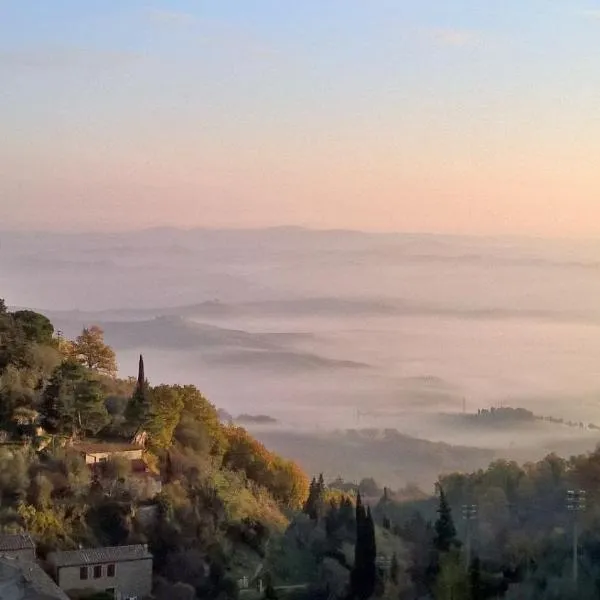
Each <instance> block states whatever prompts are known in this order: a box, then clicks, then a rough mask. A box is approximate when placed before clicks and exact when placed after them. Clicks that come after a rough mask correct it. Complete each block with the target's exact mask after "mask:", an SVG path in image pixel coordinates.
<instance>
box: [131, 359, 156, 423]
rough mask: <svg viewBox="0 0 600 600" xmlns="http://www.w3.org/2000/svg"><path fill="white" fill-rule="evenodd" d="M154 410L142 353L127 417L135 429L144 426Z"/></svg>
mask: <svg viewBox="0 0 600 600" xmlns="http://www.w3.org/2000/svg"><path fill="white" fill-rule="evenodd" d="M151 411H152V404H151V400H150V387H149V385H148V380H147V379H146V374H145V370H144V357H143V356H142V355H141V354H140V360H139V363H138V378H137V384H136V386H135V390H134V392H133V395H132V397H131V399H130V400H129V402H128V403H127V408H126V409H125V419H126V420H127V423H129V425H130V426H131V427H133V428H134V429H138V428H139V427H144V426H145V424H146V423H147V422H148V419H149V417H150V414H151Z"/></svg>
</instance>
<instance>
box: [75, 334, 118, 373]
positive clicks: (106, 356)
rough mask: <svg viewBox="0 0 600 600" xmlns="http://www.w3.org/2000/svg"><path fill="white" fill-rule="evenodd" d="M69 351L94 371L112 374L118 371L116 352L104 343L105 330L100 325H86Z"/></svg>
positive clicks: (78, 360)
mask: <svg viewBox="0 0 600 600" xmlns="http://www.w3.org/2000/svg"><path fill="white" fill-rule="evenodd" d="M69 351H70V353H71V357H72V358H74V359H75V360H77V362H79V363H81V364H82V365H84V366H85V367H87V368H88V369H91V370H92V371H97V372H98V373H102V374H104V375H111V376H112V375H116V373H117V358H116V356H115V352H114V350H113V349H112V348H111V347H110V346H109V345H107V344H105V343H104V331H102V329H101V328H100V327H98V325H92V326H91V327H89V328H88V327H84V329H83V331H82V332H81V335H78V336H77V338H76V339H75V341H74V342H73V344H72V345H71V347H70V348H69Z"/></svg>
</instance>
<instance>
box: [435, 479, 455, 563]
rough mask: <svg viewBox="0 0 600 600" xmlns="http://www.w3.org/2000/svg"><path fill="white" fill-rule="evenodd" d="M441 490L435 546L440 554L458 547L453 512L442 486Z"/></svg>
mask: <svg viewBox="0 0 600 600" xmlns="http://www.w3.org/2000/svg"><path fill="white" fill-rule="evenodd" d="M439 490H440V503H439V507H438V510H437V512H438V518H437V520H436V522H435V539H434V545H435V549H436V550H437V551H438V552H448V551H450V549H451V548H453V547H455V546H457V545H458V539H457V537H456V527H455V526H454V520H453V519H452V510H451V509H450V505H449V504H448V500H447V499H446V494H445V492H444V489H443V488H442V486H439Z"/></svg>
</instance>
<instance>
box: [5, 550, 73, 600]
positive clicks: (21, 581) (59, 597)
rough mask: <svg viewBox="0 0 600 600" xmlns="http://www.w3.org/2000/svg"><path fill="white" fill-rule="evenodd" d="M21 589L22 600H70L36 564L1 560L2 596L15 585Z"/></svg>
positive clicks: (14, 559) (16, 560)
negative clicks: (3, 590)
mask: <svg viewBox="0 0 600 600" xmlns="http://www.w3.org/2000/svg"><path fill="white" fill-rule="evenodd" d="M15 584H16V585H17V586H18V589H21V590H22V592H23V595H22V596H21V598H22V600H69V597H68V596H67V595H66V594H65V593H64V592H63V591H62V590H61V589H60V588H59V587H58V586H57V585H56V584H55V583H54V581H52V579H51V578H50V577H49V576H48V575H47V574H46V573H45V572H44V570H43V569H42V568H41V567H40V566H39V565H37V564H36V563H34V562H29V561H21V560H19V559H16V558H7V557H2V558H0V595H1V593H2V589H3V588H6V589H5V591H10V589H9V588H12V587H13V586H14V585H15Z"/></svg>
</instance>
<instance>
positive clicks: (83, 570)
mask: <svg viewBox="0 0 600 600" xmlns="http://www.w3.org/2000/svg"><path fill="white" fill-rule="evenodd" d="M87 578H88V568H87V567H80V569H79V579H87Z"/></svg>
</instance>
